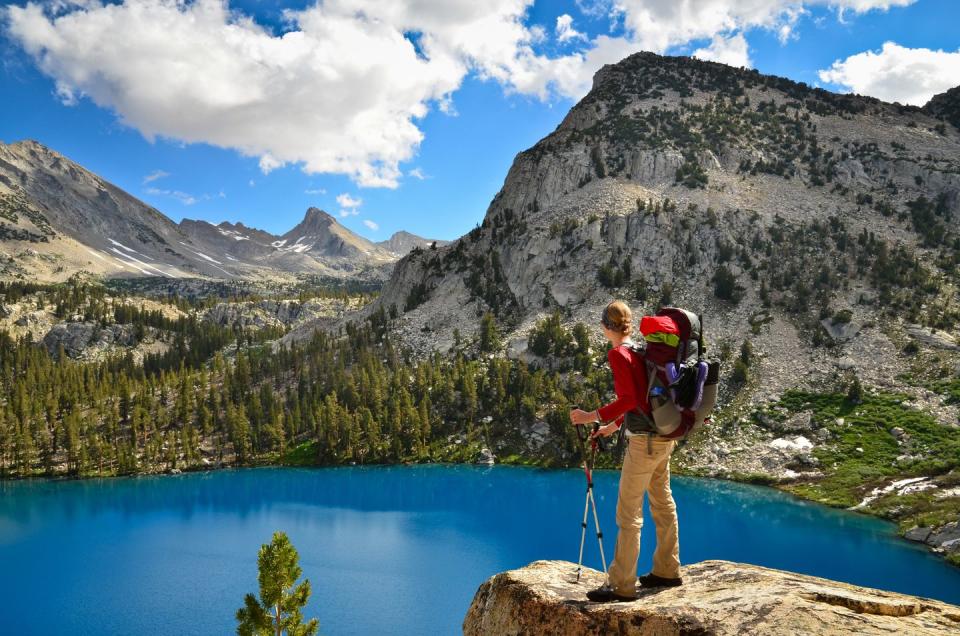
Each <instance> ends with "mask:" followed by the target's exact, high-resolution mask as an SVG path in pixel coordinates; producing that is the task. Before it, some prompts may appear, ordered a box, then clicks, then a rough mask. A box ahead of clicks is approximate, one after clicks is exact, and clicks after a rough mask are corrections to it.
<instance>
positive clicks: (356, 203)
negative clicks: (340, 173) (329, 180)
mask: <svg viewBox="0 0 960 636" xmlns="http://www.w3.org/2000/svg"><path fill="white" fill-rule="evenodd" d="M337 203H339V204H340V207H343V208H359V207H360V206H361V205H363V199H354V198H353V197H352V196H350V195H349V194H347V193H346V192H344V193H343V194H338V195H337Z"/></svg>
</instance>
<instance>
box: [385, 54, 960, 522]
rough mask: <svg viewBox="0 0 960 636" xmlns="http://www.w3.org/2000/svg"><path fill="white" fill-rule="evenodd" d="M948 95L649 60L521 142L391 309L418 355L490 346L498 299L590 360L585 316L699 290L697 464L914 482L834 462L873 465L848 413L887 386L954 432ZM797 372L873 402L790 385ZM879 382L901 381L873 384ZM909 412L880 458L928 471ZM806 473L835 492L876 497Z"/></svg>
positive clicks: (514, 346) (624, 70)
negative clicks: (850, 90)
mask: <svg viewBox="0 0 960 636" xmlns="http://www.w3.org/2000/svg"><path fill="white" fill-rule="evenodd" d="M938 101H939V100H938ZM930 111H931V109H930V108H926V109H920V108H916V107H910V106H902V105H899V104H889V103H884V102H882V101H879V100H877V99H873V98H868V97H861V96H857V95H839V94H834V93H830V92H827V91H824V90H821V89H815V88H811V87H809V86H806V85H804V84H800V83H796V82H793V81H790V80H787V79H783V78H779V77H773V76H765V75H761V74H760V73H758V72H756V71H751V70H743V69H735V68H731V67H728V66H725V65H721V64H717V63H712V62H704V61H698V60H694V59H691V58H682V57H661V56H657V55H654V54H650V53H638V54H635V55H631V56H630V57H627V58H626V59H624V60H623V61H621V62H619V63H617V64H613V65H608V66H605V67H603V68H602V69H601V70H600V71H598V73H597V74H596V75H595V77H594V81H593V86H592V89H591V91H590V92H589V93H588V94H587V95H586V96H585V97H584V98H583V99H582V100H581V101H580V102H579V103H578V104H576V105H575V106H574V107H573V108H572V109H571V110H570V112H569V113H568V114H567V116H566V117H565V118H564V120H563V121H562V122H561V123H560V125H559V126H558V127H557V129H556V130H555V131H553V132H552V133H551V134H549V135H548V136H547V137H545V138H544V139H542V140H541V141H539V142H538V143H537V144H535V145H534V146H533V147H532V148H529V149H527V150H525V151H523V152H521V153H519V154H518V155H517V157H516V158H515V160H514V161H513V164H512V166H511V168H510V170H509V172H508V173H507V175H506V179H505V181H504V184H503V187H502V189H501V190H500V191H499V192H498V193H497V195H496V196H495V197H494V199H493V200H492V202H491V203H490V206H489V208H488V209H487V212H486V215H485V218H484V220H483V223H482V224H481V225H480V226H479V227H477V228H475V229H474V230H472V231H471V232H469V233H468V234H467V235H465V236H463V237H461V238H459V239H457V240H455V241H453V242H452V243H451V244H450V245H447V246H443V247H438V248H437V249H436V250H418V251H414V252H411V253H410V254H409V255H407V256H406V257H404V258H402V259H401V260H400V261H399V262H398V263H397V264H396V266H395V267H394V270H393V273H392V275H391V277H390V279H389V281H388V282H387V283H386V284H385V285H384V287H383V289H382V291H381V294H380V296H379V297H378V298H377V299H376V301H375V303H373V306H372V307H371V311H376V310H378V309H382V310H389V309H394V310H395V311H397V312H398V313H399V314H400V315H399V318H398V320H397V321H396V322H395V324H394V327H393V328H394V332H393V333H394V334H396V335H397V336H398V337H399V338H401V339H402V340H404V341H405V342H406V344H407V345H408V346H409V348H410V350H411V351H413V352H414V353H415V354H418V355H429V353H430V351H431V350H434V349H437V350H440V351H446V350H447V349H449V348H451V347H453V346H455V344H456V343H457V342H458V341H459V342H460V343H461V344H460V345H459V346H460V347H463V346H464V344H463V343H466V344H467V346H470V347H473V349H472V350H474V351H476V350H477V349H479V348H480V347H479V343H480V342H481V339H480V337H481V334H480V329H479V327H480V324H481V322H482V321H481V320H480V319H481V317H482V316H484V315H485V314H488V315H490V316H492V317H494V318H495V323H494V324H495V327H496V330H497V331H498V332H499V336H500V338H499V340H500V342H501V345H500V347H499V355H507V356H510V357H514V358H520V359H523V360H526V361H528V362H530V363H531V364H534V365H542V366H551V367H552V368H557V367H556V365H558V364H559V365H561V367H562V365H564V364H565V365H567V367H568V368H570V367H572V366H573V364H574V362H575V361H574V360H572V359H566V360H565V361H564V359H563V355H566V354H563V355H560V354H557V352H561V353H562V352H563V351H565V350H572V349H574V347H566V346H565V344H564V343H565V342H566V341H568V340H570V339H571V338H572V336H571V329H572V328H573V327H574V326H575V325H576V323H581V324H584V325H586V327H587V333H589V334H590V335H591V337H592V338H593V342H594V345H593V346H594V349H593V351H594V352H597V346H598V345H599V351H603V349H604V348H605V343H602V341H601V340H600V339H599V335H600V334H599V333H598V328H597V326H596V324H597V316H598V314H599V313H600V310H601V309H602V308H603V307H604V306H605V305H606V304H607V303H608V302H609V301H610V300H611V299H613V298H622V299H624V300H625V301H626V302H627V303H628V304H630V305H631V306H632V307H633V309H634V312H635V316H639V315H640V314H642V313H649V312H652V311H654V310H655V309H656V308H657V307H658V306H660V305H661V304H673V305H679V306H683V307H688V308H690V309H692V310H694V311H696V312H698V313H701V314H702V315H703V316H704V323H705V335H706V338H707V344H708V351H709V352H710V354H711V355H712V356H715V357H719V358H721V359H722V360H723V361H724V366H723V373H722V383H721V400H722V402H721V405H720V406H721V409H720V415H719V419H720V421H722V422H723V425H722V427H715V428H714V429H710V430H709V431H708V433H707V434H706V435H705V436H703V437H702V438H701V439H700V440H699V441H698V442H697V450H695V451H691V452H689V453H684V454H683V456H682V457H681V458H679V459H678V466H679V467H682V468H683V469H685V470H687V471H689V472H694V473H699V474H708V475H731V474H732V475H762V476H763V479H768V480H773V481H779V480H788V481H789V480H797V479H803V476H804V475H807V476H815V475H820V477H823V474H824V472H823V471H824V467H823V466H821V465H820V464H818V462H819V461H820V460H818V459H817V455H818V454H821V453H834V452H835V453H837V454H836V455H834V457H836V458H838V459H836V460H834V463H833V467H834V468H833V469H831V470H826V471H825V472H827V473H828V476H829V477H830V479H834V478H836V479H839V480H843V479H846V480H847V481H846V482H844V483H846V484H847V485H848V486H849V484H851V483H853V484H864V487H866V486H865V485H866V484H868V483H872V484H873V486H871V487H876V488H878V489H879V490H878V492H881V491H882V492H894V491H896V492H897V493H899V492H901V490H902V488H900V487H896V488H893V487H891V488H893V490H886V491H884V490H883V488H884V487H887V486H888V484H886V483H879V482H878V481H876V480H874V481H871V480H870V479H867V478H863V477H862V476H859V475H856V474H847V473H845V472H843V473H842V474H841V475H834V474H833V472H831V471H847V470H854V469H853V468H850V466H852V465H854V464H856V463H857V462H856V461H855V460H851V464H849V465H848V464H844V463H843V462H840V463H839V464H838V463H836V462H838V461H839V458H841V457H842V458H847V457H849V456H851V454H852V453H854V451H855V448H854V447H856V446H857V444H853V443H852V441H851V440H850V439H847V438H846V437H844V435H846V434H847V433H845V431H846V430H847V429H845V428H844V426H849V422H850V418H853V417H854V416H856V415H857V414H858V413H860V412H862V413H880V412H881V411H883V409H886V408H888V407H887V406H883V408H881V407H880V406H879V404H880V403H881V402H882V403H883V404H884V405H886V404H894V403H895V404H905V405H906V404H909V408H910V409H915V410H911V411H910V414H903V415H902V416H903V417H908V416H909V417H919V415H917V413H922V414H923V417H930V418H932V420H934V421H936V422H939V423H940V424H941V425H943V426H944V427H955V426H956V422H957V421H958V417H960V411H958V408H957V403H956V400H955V399H952V398H949V397H944V396H945V393H944V392H945V391H947V388H946V387H950V386H955V385H954V384H951V383H954V382H957V383H960V380H958V379H956V375H955V373H954V369H960V302H958V299H960V294H958V290H960V269H958V265H960V231H958V228H957V220H958V218H960V130H958V129H957V128H956V127H955V126H954V125H951V124H948V123H945V122H944V121H942V120H940V119H939V118H936V117H933V116H932V115H931V112H930ZM552 315H555V316H556V317H557V324H556V325H551V324H550V323H548V322H546V321H545V319H546V318H547V317H549V316H552ZM490 331H491V325H490V323H489V321H488V322H487V331H486V332H485V334H484V337H485V338H486V340H485V342H486V343H487V344H486V347H487V350H489V348H490V346H491V345H490V343H491V342H496V339H491V338H490V337H489V333H490ZM532 334H536V336H537V342H538V345H537V347H532V346H531V341H532V338H531V335H532ZM544 341H546V342H547V343H548V345H549V346H546V347H544V346H541V345H542V344H543V342H544ZM471 343H473V344H471ZM550 343H552V344H550ZM545 350H550V351H551V355H550V356H546V357H545V356H544V351H545ZM554 354H556V355H554ZM558 355H559V356H560V357H559V358H558ZM597 361H598V362H601V361H602V358H599V357H598V359H597ZM570 381H571V382H573V381H576V379H575V378H573V379H571V380H570ZM798 391H800V392H806V393H801V395H804V394H809V395H812V396H821V395H831V396H834V397H831V398H830V400H836V399H839V400H840V402H841V403H842V404H859V403H863V404H864V406H863V407H861V408H860V409H859V410H853V411H851V412H849V413H847V411H845V410H843V409H845V408H846V407H843V408H841V406H842V404H841V406H837V405H836V404H835V402H834V401H831V402H830V404H831V405H833V406H830V407H829V408H826V407H822V406H818V404H819V403H818V402H817V401H816V400H817V399H821V398H819V397H811V398H809V399H810V400H811V401H808V402H802V401H800V402H797V401H792V400H795V399H796V398H795V396H796V395H798V393H797V392H798ZM875 391H877V392H880V394H879V395H881V396H885V397H877V398H875V403H874V402H870V400H873V399H874V398H868V397H864V396H870V395H873V393H872V392H875ZM837 394H839V395H840V396H841V398H836V397H835V396H836V395H837ZM843 395H849V398H848V399H849V402H844V401H843V398H842V396H843ZM891 396H892V397H891ZM868 402H869V403H870V405H869V406H867V403H868ZM544 408H549V405H544ZM903 408H904V409H905V410H906V409H907V407H906V406H904V407H903ZM875 409H880V410H875ZM884 412H886V411H884ZM904 412H906V411H904ZM845 413H846V416H844V414H845ZM896 413H897V414H896V415H893V414H892V412H891V413H890V414H888V415H885V416H882V417H881V416H879V415H878V416H877V417H881V419H882V421H880V420H878V424H877V426H878V428H876V429H875V430H874V429H870V431H869V433H870V436H871V439H872V437H873V436H875V437H876V443H877V444H878V445H880V446H878V447H877V448H880V447H882V448H886V449H888V450H887V451H884V453H887V452H889V453H890V454H889V455H886V454H884V455H882V457H884V458H886V459H883V462H884V465H885V466H886V468H885V469H884V470H886V471H887V472H885V473H883V474H885V475H886V474H889V475H899V476H901V477H903V476H904V475H906V477H910V476H912V475H915V474H918V475H930V474H931V473H929V472H924V471H928V470H933V471H934V472H933V474H937V473H936V471H937V470H949V468H950V466H949V465H948V466H946V467H943V466H941V467H940V468H934V469H931V468H929V467H927V468H924V467H919V468H911V466H916V465H918V464H916V463H917V462H922V461H923V458H926V457H929V456H930V455H929V454H930V453H931V452H932V451H931V449H932V448H936V446H933V447H931V446H929V445H926V446H925V445H924V444H923V443H920V442H919V440H918V439H917V438H916V437H915V435H916V434H914V436H911V435H910V434H906V435H904V434H902V433H903V431H904V430H905V429H904V428H903V427H902V426H901V425H900V424H897V423H896V421H897V420H896V418H898V417H901V412H900V411H897V412H896ZM834 420H836V422H837V424H836V425H834ZM845 422H846V424H845ZM943 430H948V429H946V428H944V429H943ZM950 430H952V428H951V429H950ZM526 433H527V434H530V435H538V434H539V433H538V432H537V430H535V429H531V430H530V431H527V432H526ZM861 434H863V435H865V436H866V433H862V432H858V433H857V435H861ZM850 435H851V436H853V437H854V439H857V440H859V439H861V438H858V437H856V436H854V435H853V433H850ZM931 435H934V433H932V432H931ZM862 439H863V440H864V441H863V442H861V444H863V445H866V437H864V438H862ZM842 440H847V441H846V442H844V441H842ZM848 442H849V443H851V444H852V445H850V446H849V447H848V446H845V445H844V444H847V443H848ZM557 443H561V442H559V441H558V442H557ZM858 452H863V449H861V450H860V451H858ZM864 457H866V456H865V455H864ZM876 457H881V455H876ZM863 461H864V462H868V463H869V462H875V461H880V460H877V459H870V460H866V459H865V460H863ZM871 465H872V464H871ZM838 466H839V468H837V467H838ZM931 466H932V464H931ZM861 468H862V466H861ZM870 470H874V469H873V468H871V469H870ZM813 478H814V477H810V479H813ZM925 479H926V478H925ZM829 483H833V482H828V484H829ZM932 483H933V482H931V484H932ZM798 488H799V486H798ZM804 488H806V490H805V491H803V494H804V496H813V497H814V498H817V499H818V500H821V501H827V502H831V503H833V504H834V505H838V504H841V503H842V504H843V505H850V506H852V505H855V504H856V505H861V506H867V507H869V506H870V505H872V504H870V502H871V501H873V500H874V499H875V497H874V496H873V495H870V492H869V489H867V490H866V491H863V492H860V491H859V490H856V489H849V488H848V489H846V490H845V489H844V488H846V487H840V486H835V488H836V490H830V488H831V486H829V485H826V486H825V485H813V486H809V485H808V486H804ZM871 497H873V498H871ZM861 498H862V499H863V501H862V502H860V504H857V502H858V501H860V499H861Z"/></svg>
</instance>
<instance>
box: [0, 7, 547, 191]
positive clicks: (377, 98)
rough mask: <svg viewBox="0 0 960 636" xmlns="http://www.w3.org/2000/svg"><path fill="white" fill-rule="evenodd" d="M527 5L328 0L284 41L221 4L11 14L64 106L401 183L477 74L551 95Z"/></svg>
mask: <svg viewBox="0 0 960 636" xmlns="http://www.w3.org/2000/svg"><path fill="white" fill-rule="evenodd" d="M532 1H533V0H490V1H489V2H484V3H477V2H474V1H473V0H394V1H391V2H389V3H384V2H381V1H380V0H326V1H324V2H322V3H320V2H318V3H316V4H314V5H312V6H308V7H307V8H306V9H304V10H302V11H295V10H287V11H285V12H284V18H285V21H286V23H287V26H288V28H289V29H290V30H289V31H288V32H286V33H283V34H282V35H274V34H273V33H271V32H270V31H269V30H268V29H266V28H264V27H262V26H261V25H259V24H258V23H256V22H255V21H254V20H253V19H252V18H251V17H249V16H247V15H245V14H244V13H242V12H241V11H240V10H232V9H231V8H230V7H228V6H227V4H226V2H225V1H221V0H195V1H194V2H186V1H183V0H125V1H124V2H123V3H122V4H115V3H110V2H107V3H101V2H100V1H98V0H84V2H83V4H82V6H81V5H78V4H76V3H71V4H68V5H65V4H62V3H61V4H60V5H59V6H58V7H56V8H53V7H52V5H42V4H36V3H32V2H31V3H28V4H27V5H26V6H22V7H21V6H8V7H7V8H6V9H5V10H3V11H4V13H5V17H6V22H7V25H8V34H9V35H10V36H12V39H13V40H14V41H16V42H18V43H19V44H20V45H21V46H22V47H23V48H24V49H25V50H26V51H27V52H28V53H29V54H30V55H31V56H32V57H33V58H34V60H35V61H36V63H37V65H38V66H39V67H40V69H41V70H42V71H43V72H44V73H46V74H47V75H49V76H50V77H52V78H53V79H54V81H55V82H56V86H57V90H58V92H59V94H60V95H61V96H62V97H63V98H64V99H73V100H76V99H78V98H81V97H88V98H89V99H91V100H93V101H94V102H95V103H96V104H98V105H100V106H102V107H104V108H110V109H112V110H114V111H116V112H117V114H118V116H119V117H120V119H121V120H122V121H123V122H124V123H125V124H127V125H129V126H132V127H134V128H136V129H137V130H139V131H140V132H141V133H142V134H143V135H144V136H145V137H147V138H148V139H153V138H155V137H158V136H162V137H168V138H172V139H176V140H181V141H184V142H187V143H193V142H206V143H210V144H214V145H217V146H221V147H227V148H235V149H237V150H239V151H240V152H242V153H243V154H245V155H248V156H251V157H256V158H258V160H259V166H260V169H261V171H262V172H263V173H264V174H266V173H269V172H271V171H272V170H276V169H277V168H280V167H282V166H284V165H286V164H299V165H301V166H302V168H303V169H304V170H305V171H306V172H308V173H339V174H346V175H349V176H350V177H351V178H352V179H353V180H354V181H355V182H356V183H358V184H359V185H362V186H385V187H396V186H397V185H398V179H399V178H400V176H401V170H400V167H399V166H400V164H402V163H403V162H405V161H408V160H409V159H411V158H412V157H413V156H414V154H415V152H416V150H417V148H418V146H419V144H420V142H421V140H422V139H423V133H422V132H421V131H420V130H419V128H418V125H417V122H418V120H419V119H420V118H422V117H423V116H424V115H426V114H427V112H428V110H429V108H430V107H431V106H433V105H443V104H448V103H449V98H450V95H451V93H452V92H453V91H455V90H456V89H457V88H458V87H459V86H460V83H461V81H462V80H463V78H464V77H465V75H466V74H467V73H469V72H473V73H475V74H476V75H478V76H479V77H481V78H483V79H490V80H494V81H497V82H499V83H501V84H503V86H504V87H505V88H506V89H507V90H511V91H519V92H522V93H532V94H538V95H541V96H546V94H547V86H546V83H545V82H546V80H547V79H548V78H547V77H545V76H544V75H543V74H542V73H541V69H542V67H545V66H548V65H549V64H550V61H549V60H548V59H547V58H545V57H542V56H539V55H536V54H534V52H533V51H532V48H531V43H532V42H533V40H535V39H536V38H537V37H539V36H538V35H537V32H535V31H534V30H531V28H528V27H527V26H525V25H524V24H523V21H524V19H525V15H526V11H527V9H528V8H529V6H530V5H531V4H532ZM410 33H416V34H419V35H418V47H417V48H415V47H414V45H413V43H412V42H411V41H410V39H409V38H408V37H407V36H408V34H410ZM185 114H189V116H185Z"/></svg>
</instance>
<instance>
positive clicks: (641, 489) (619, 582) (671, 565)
mask: <svg viewBox="0 0 960 636" xmlns="http://www.w3.org/2000/svg"><path fill="white" fill-rule="evenodd" d="M675 446H676V442H674V441H673V440H667V439H663V438H658V437H656V436H654V437H652V438H649V439H648V437H647V436H646V435H634V436H633V437H630V438H628V439H627V452H626V454H625V456H624V458H623V470H622V471H621V473H620V492H619V496H618V499H617V527H618V529H619V531H618V532H617V549H616V552H615V553H614V556H613V563H611V564H610V585H612V586H613V589H614V592H615V593H616V594H618V595H620V596H636V594H637V588H636V585H637V558H638V557H639V556H640V528H641V527H643V496H644V494H649V496H650V513H651V515H652V516H653V523H654V524H655V525H656V526H657V548H656V551H655V552H654V553H653V569H652V570H651V572H653V574H656V575H657V576H662V577H665V578H677V577H679V576H680V544H679V537H678V528H677V505H676V504H675V503H674V501H673V494H672V493H671V492H670V455H671V453H673V449H674V447H675Z"/></svg>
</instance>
